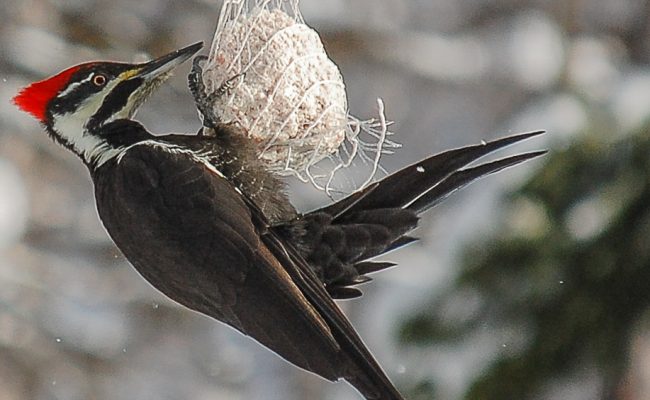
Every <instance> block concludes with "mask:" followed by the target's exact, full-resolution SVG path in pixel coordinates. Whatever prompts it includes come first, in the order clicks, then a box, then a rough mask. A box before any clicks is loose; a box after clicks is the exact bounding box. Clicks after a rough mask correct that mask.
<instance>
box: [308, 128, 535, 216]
mask: <svg viewBox="0 0 650 400" xmlns="http://www.w3.org/2000/svg"><path fill="white" fill-rule="evenodd" d="M543 133H544V131H535V132H530V133H522V134H519V135H512V136H508V137H506V138H502V139H497V140H494V141H492V142H488V143H485V144H478V145H473V146H466V147H462V148H459V149H455V150H449V151H446V152H444V153H440V154H436V155H434V156H431V157H429V158H427V159H425V160H422V161H421V162H419V163H416V164H413V165H411V166H409V167H406V168H403V169H401V170H399V171H397V172H395V173H393V174H391V175H389V176H387V177H385V178H384V179H382V180H380V181H379V182H377V183H375V184H373V185H371V186H369V187H367V188H365V189H363V190H361V191H359V192H357V193H354V194H353V195H351V196H349V197H348V198H346V199H343V200H341V201H340V202H337V203H334V204H332V205H330V206H328V207H325V208H323V209H321V210H319V211H322V212H326V213H328V214H330V215H333V216H334V217H335V218H337V217H339V216H343V215H345V214H347V213H350V212H355V211H359V210H372V209H377V208H392V207H395V208H398V207H404V206H406V205H407V204H410V203H411V202H413V201H415V200H416V199H417V198H418V197H420V196H421V195H422V193H423V192H426V191H428V190H429V189H430V188H432V187H434V186H435V185H437V184H438V183H440V182H442V181H444V180H445V179H446V178H448V177H449V176H450V175H452V174H454V173H455V172H456V171H458V170H459V169H460V168H462V167H464V166H466V165H468V164H470V163H472V162H474V161H476V160H478V159H479V158H481V157H484V156H486V155H488V154H490V153H492V152H494V151H496V150H499V149H502V148H504V147H506V146H510V145H512V144H515V143H517V142H521V141H523V140H526V139H529V138H532V137H535V136H538V135H541V134H543ZM382 189H385V190H382Z"/></svg>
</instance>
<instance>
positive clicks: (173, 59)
mask: <svg viewBox="0 0 650 400" xmlns="http://www.w3.org/2000/svg"><path fill="white" fill-rule="evenodd" d="M202 47H203V42H198V43H194V44H193V45H190V46H187V47H184V48H182V49H179V50H176V51H173V52H171V53H169V54H167V55H164V56H162V57H159V58H157V59H155V60H152V61H149V62H147V63H145V64H140V65H139V66H138V68H137V69H136V70H133V72H135V74H134V75H133V77H139V78H143V79H144V80H145V81H152V80H157V79H160V78H161V77H164V76H166V75H168V74H169V73H170V72H171V71H172V70H173V69H174V68H176V67H177V66H179V65H180V64H182V63H183V62H185V61H186V60H187V59H188V58H190V57H192V56H193V55H194V54H195V53H196V52H197V51H199V50H201V48H202Z"/></svg>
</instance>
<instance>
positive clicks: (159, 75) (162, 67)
mask: <svg viewBox="0 0 650 400" xmlns="http://www.w3.org/2000/svg"><path fill="white" fill-rule="evenodd" d="M202 47H203V42H199V43H195V44H193V45H191V46H187V47H184V48H182V49H179V50H176V51H173V52H171V53H169V54H167V55H164V56H162V57H159V58H157V59H155V60H152V61H149V62H146V63H143V64H136V65H134V66H132V67H131V68H129V69H127V70H126V71H124V72H122V74H120V75H119V76H118V78H117V79H118V82H120V83H119V84H118V86H117V87H116V88H115V89H112V90H113V91H114V92H116V93H118V95H120V96H121V95H123V94H125V93H128V100H127V101H126V102H125V104H124V107H122V109H121V110H120V111H119V112H118V113H116V114H115V116H114V117H113V119H115V118H131V117H133V116H134V115H135V113H136V111H137V109H138V107H140V105H141V104H142V103H143V102H144V101H145V100H146V99H147V98H148V97H149V95H151V93H153V92H154V91H155V90H156V88H158V86H160V85H161V84H162V83H163V82H165V80H167V78H169V76H170V75H171V72H172V70H173V69H174V68H176V67H177V66H179V65H180V64H182V63H183V62H184V61H186V60H187V59H188V58H190V57H192V55H194V54H195V53H196V52H197V51H199V50H200V49H201V48H202Z"/></svg>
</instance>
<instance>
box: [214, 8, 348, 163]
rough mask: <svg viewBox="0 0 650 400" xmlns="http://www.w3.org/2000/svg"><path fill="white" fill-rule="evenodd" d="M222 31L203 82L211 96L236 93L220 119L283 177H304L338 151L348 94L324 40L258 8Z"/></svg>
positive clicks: (219, 108)
mask: <svg viewBox="0 0 650 400" xmlns="http://www.w3.org/2000/svg"><path fill="white" fill-rule="evenodd" d="M222 12H224V11H222ZM220 24H223V26H220V27H219V28H218V30H217V36H218V37H215V45H214V47H213V49H212V51H211V53H210V56H209V59H208V63H207V65H206V66H205V67H204V73H203V78H204V81H205V84H206V87H207V90H208V91H214V90H217V89H218V88H220V87H222V86H223V85H224V84H227V83H228V84H229V85H230V86H231V88H230V89H229V90H228V91H226V92H225V93H224V95H223V96H220V97H218V98H217V101H216V102H215V103H214V111H215V114H216V115H219V116H220V117H221V119H222V120H223V121H224V122H234V123H237V124H238V125H239V126H240V127H242V128H243V131H244V132H246V134H247V135H248V137H249V138H251V139H253V140H255V141H256V142H257V143H258V148H259V150H260V156H261V158H263V159H264V160H265V162H266V163H267V164H268V165H269V166H270V167H272V168H273V169H274V170H276V171H280V172H281V171H284V170H303V169H304V168H306V167H307V166H308V165H309V164H314V163H316V162H318V161H320V160H322V159H323V158H325V157H327V156H328V155H330V154H332V153H334V152H336V151H337V149H338V148H339V146H340V145H341V143H343V141H344V140H345V135H346V129H347V125H348V113H347V109H348V106H347V95H346V91H345V85H344V83H343V77H342V76H341V73H340V71H339V68H338V67H337V66H336V64H334V62H332V61H331V60H330V59H329V57H328V56H327V53H326V52H325V49H324V47H323V43H322V42H321V39H320V36H319V35H318V33H317V32H316V31H315V30H313V29H312V28H310V27H309V26H307V25H306V24H304V23H302V22H301V21H300V19H299V18H296V17H295V16H291V15H289V14H288V13H286V12H285V11H284V10H282V9H280V8H271V9H269V8H260V7H255V8H253V9H252V10H251V11H250V12H249V13H240V14H238V15H236V17H235V18H234V19H230V20H225V21H224V20H223V18H222V20H221V21H220Z"/></svg>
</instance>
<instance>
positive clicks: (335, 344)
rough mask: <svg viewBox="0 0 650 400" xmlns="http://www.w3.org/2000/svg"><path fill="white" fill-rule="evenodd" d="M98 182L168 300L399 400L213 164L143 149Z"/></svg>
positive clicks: (116, 230) (125, 244)
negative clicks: (169, 298) (172, 300)
mask: <svg viewBox="0 0 650 400" xmlns="http://www.w3.org/2000/svg"><path fill="white" fill-rule="evenodd" d="M94 179H95V180H96V185H95V186H96V188H97V204H98V210H99V213H100V216H101V218H102V220H103V222H104V224H105V226H106V228H107V230H108V232H109V233H110V235H111V236H112V237H113V240H114V241H115V243H116V244H117V245H118V247H119V248H120V249H121V250H122V251H123V252H124V254H125V256H126V257H127V259H128V260H129V261H130V262H131V263H132V264H133V265H134V266H135V268H136V269H137V270H138V271H139V272H140V273H141V274H142V275H143V276H144V277H145V278H146V279H147V280H148V281H149V282H150V283H152V284H153V285H154V286H155V287H156V288H158V289H159V290H161V291H162V292H163V293H165V294H166V295H167V296H169V297H171V298H172V299H174V300H176V301H178V302H179V303H181V304H183V305H185V306H187V307H189V308H191V309H193V310H196V311H198V312H201V313H204V314H206V315H209V316H211V317H214V318H216V319H219V320H221V321H223V322H225V323H227V324H229V325H231V326H233V327H235V328H236V329H238V330H240V331H241V332H243V333H244V334H246V335H249V336H251V337H253V338H255V339H256V340H258V341H259V342H261V343H262V344H264V345H266V346H267V347H269V348H270V349H272V350H274V351H275V352H277V353H278V354H280V355H281V356H282V357H284V358H285V359H287V360H289V361H291V362H292V363H294V364H296V365H298V366H300V367H302V368H304V369H307V370H309V371H312V372H314V373H317V374H319V375H320V376H322V377H324V378H326V379H329V380H337V379H339V378H344V379H347V380H349V381H350V382H351V383H352V384H353V385H355V386H356V387H357V388H358V389H359V390H360V391H361V392H362V393H364V395H366V396H367V398H376V399H386V400H388V399H401V396H400V395H399V394H398V393H397V391H396V390H395V389H394V388H393V386H392V385H391V384H390V382H389V381H388V378H386V376H385V375H384V374H383V372H382V371H381V369H380V368H379V366H378V365H377V363H376V362H375V361H374V359H373V358H372V356H371V355H370V353H369V351H368V350H367V349H366V348H365V346H364V345H363V343H362V342H361V340H360V339H359V337H358V335H357V334H356V332H355V331H354V329H353V328H352V326H351V325H350V324H349V322H348V321H347V319H346V318H345V317H344V315H343V314H342V312H341V311H340V310H339V308H338V307H337V306H336V304H334V302H333V301H332V299H331V298H330V297H329V296H328V294H327V292H326V291H325V289H324V287H323V285H322V283H320V282H319V281H318V279H317V278H316V277H315V275H314V274H313V272H312V270H311V269H310V268H309V267H308V266H307V265H305V264H304V263H303V262H302V260H301V259H300V257H299V256H298V255H297V252H296V251H295V250H294V249H293V248H292V247H291V246H290V245H288V244H286V243H283V242H282V241H280V240H279V239H278V237H277V236H276V235H275V234H273V233H272V232H269V231H267V230H266V227H267V226H266V225H267V224H266V219H265V217H264V216H263V215H262V214H261V212H260V211H259V210H258V209H257V208H256V207H255V206H254V205H253V204H252V202H250V201H249V200H248V199H246V198H245V196H243V195H242V194H241V193H239V192H238V191H236V190H235V189H234V188H233V186H231V185H230V183H229V182H228V181H227V180H226V179H224V178H223V177H222V176H220V174H219V172H218V171H216V170H215V169H214V168H213V167H212V166H211V165H209V164H204V163H198V162H197V160H195V159H192V157H191V156H189V155H188V154H186V153H184V152H182V151H178V150H176V151H175V152H174V150H171V149H165V148H163V147H160V146H159V147H156V146H149V145H146V144H141V145H138V146H135V147H133V148H132V149H130V150H128V151H127V152H126V153H125V155H124V156H123V157H121V159H120V160H119V162H118V163H115V165H114V166H112V167H102V169H100V170H99V171H98V172H97V173H96V174H95V176H94ZM125 221H128V223H124V222H125Z"/></svg>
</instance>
